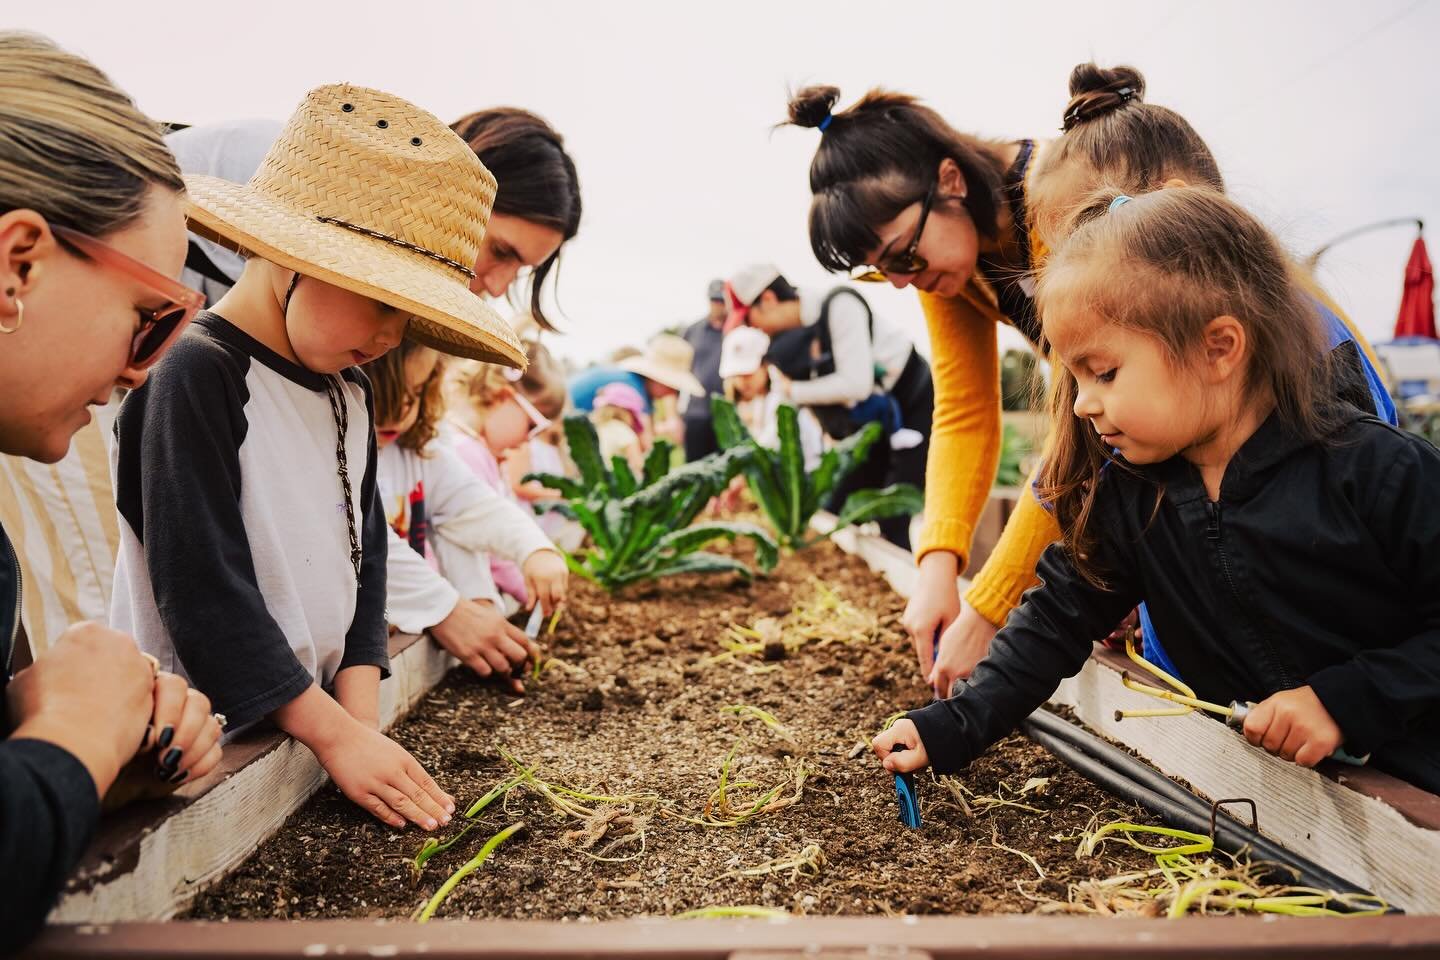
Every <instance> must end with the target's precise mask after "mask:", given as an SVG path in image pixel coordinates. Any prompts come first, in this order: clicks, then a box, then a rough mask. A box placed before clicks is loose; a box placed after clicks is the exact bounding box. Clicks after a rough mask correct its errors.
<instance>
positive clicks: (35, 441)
mask: <svg viewBox="0 0 1440 960" xmlns="http://www.w3.org/2000/svg"><path fill="white" fill-rule="evenodd" d="M0 88H3V89H4V90H5V91H6V94H5V97H4V98H3V101H0V452H4V453H8V454H13V455H15V456H22V457H28V458H30V459H32V460H38V461H40V462H42V463H54V462H55V461H57V460H59V459H60V458H61V457H63V456H64V455H65V452H66V450H67V449H68V448H69V446H70V437H71V435H72V434H73V433H74V432H75V431H76V430H78V429H79V428H80V427H82V426H83V425H85V423H87V422H88V420H89V416H90V414H89V411H88V410H87V407H88V406H89V405H91V404H103V403H104V402H105V400H106V399H108V398H109V396H110V394H111V392H112V391H113V390H114V388H115V387H117V386H120V387H126V388H133V387H135V386H138V385H139V384H141V383H143V382H144V381H145V377H146V371H147V368H148V367H149V365H150V364H152V363H154V362H155V360H156V359H157V358H158V357H159V356H160V354H161V353H162V352H163V351H164V350H165V348H166V347H167V346H168V345H169V344H170V342H171V341H172V340H173V339H174V336H175V335H176V334H177V333H178V332H179V330H180V329H181V328H182V327H183V326H184V324H185V322H186V321H187V320H188V319H189V318H190V316H191V315H193V314H194V313H195V311H196V310H198V309H199V306H200V303H201V298H200V295H199V294H198V293H195V292H194V291H191V290H187V289H186V288H184V287H182V286H181V285H180V284H179V283H177V282H176V281H175V279H174V278H175V276H176V275H178V274H179V273H180V268H181V266H182V265H183V264H184V262H185V216H184V207H183V197H182V192H183V188H184V183H183V181H182V180H181V178H180V170H179V168H178V167H177V166H176V165H175V160H174V158H173V157H171V156H170V153H169V151H168V150H166V149H165V146H164V143H163V142H162V141H161V139H160V135H159V128H158V127H157V125H156V124H155V123H154V122H153V121H151V120H149V119H148V118H146V117H145V116H144V115H143V114H141V113H140V112H139V110H137V109H136V107H135V105H134V104H133V103H132V102H131V101H130V99H129V98H128V97H127V96H125V94H123V93H121V92H120V91H119V90H117V89H115V87H114V86H112V85H111V83H110V81H109V79H108V78H107V77H106V76H105V75H104V74H102V73H101V72H100V71H99V70H97V69H96V68H95V67H94V66H92V65H91V64H90V63H88V62H87V61H85V60H83V59H81V58H80V57H76V56H73V55H71V54H68V53H65V52H64V51H62V50H59V49H58V48H56V47H55V46H54V45H53V44H51V43H50V42H49V41H47V40H44V39H42V38H40V37H36V36H33V35H28V34H21V33H12V32H0ZM37 519H38V518H37ZM21 586H22V574H21V569H20V563H19V561H18V560H17V558H16V556H15V551H14V549H13V547H12V546H11V543H10V539H9V537H8V536H7V535H6V534H5V531H4V530H3V529H0V666H3V669H0V699H3V701H4V710H3V711H0V734H3V736H4V740H3V741H0V955H9V954H10V953H11V952H13V951H14V950H16V949H18V947H19V946H20V945H21V944H23V943H24V942H25V941H26V940H27V939H28V938H29V937H31V936H32V935H33V934H34V933H35V932H36V931H37V930H38V929H39V927H40V925H41V923H42V922H43V921H44V919H45V914H46V913H47V911H48V910H49V909H50V906H51V904H52V903H53V902H54V899H55V895H56V893H57V892H58V891H59V890H60V888H61V886H62V885H63V884H64V882H65V878H66V877H67V876H68V875H69V873H70V872H71V871H72V870H73V869H74V867H75V864H76V863H77V862H78V861H79V859H80V856H81V854H82V853H83V852H84V850H85V846H86V844H87V843H88V842H89V839H90V836H91V834H92V833H93V831H94V829H95V824H96V822H97V820H98V819H99V815H100V808H101V804H102V798H104V802H105V803H106V805H113V804H116V803H118V802H120V800H121V799H122V798H123V797H133V796H136V795H140V794H143V793H146V792H148V793H162V792H168V791H170V790H173V789H175V786H176V785H177V784H179V783H181V782H184V781H186V780H188V779H192V778H195V777H199V776H202V775H204V774H205V773H208V772H209V771H210V770H211V769H213V768H214V766H215V765H216V764H217V763H218V762H219V760H220V746H219V741H220V725H221V724H220V721H219V720H218V719H217V718H215V717H212V716H211V715H210V703H209V701H208V700H206V699H205V697H203V696H201V695H200V694H199V693H197V692H195V691H193V690H191V689H189V687H188V686H186V684H185V683H184V681H182V680H181V679H180V678H178V677H176V676H173V675H171V674H163V675H157V673H156V670H155V664H154V661H153V660H147V659H146V658H145V657H144V656H143V655H142V654H141V653H140V652H139V650H138V648H137V647H136V646H135V641H134V640H133V639H132V638H130V637H128V636H126V635H124V634H122V633H118V632H116V631H114V630H109V629H107V628H105V627H102V626H100V625H98V624H94V623H82V624H77V625H75V626H73V627H71V628H70V629H69V630H67V631H65V632H64V633H62V634H61V635H60V636H59V638H58V639H57V640H56V641H55V642H54V644H53V645H52V646H51V647H50V648H49V649H48V650H46V651H45V652H44V653H43V655H41V656H40V657H38V658H37V659H36V661H35V663H34V664H33V665H32V666H29V667H26V668H25V669H23V670H19V671H18V672H17V673H14V675H13V677H12V671H14V669H15V668H16V667H17V666H18V665H19V664H20V663H22V662H25V654H26V653H27V651H25V650H24V649H17V647H22V645H23V642H24V634H23V633H22V631H21V622H22V613H23V608H22V606H21Z"/></svg>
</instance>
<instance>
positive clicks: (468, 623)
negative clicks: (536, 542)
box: [430, 561, 563, 693]
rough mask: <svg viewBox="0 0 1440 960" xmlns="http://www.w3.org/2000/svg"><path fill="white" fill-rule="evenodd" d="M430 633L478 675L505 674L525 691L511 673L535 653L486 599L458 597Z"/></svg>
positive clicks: (513, 685)
mask: <svg viewBox="0 0 1440 960" xmlns="http://www.w3.org/2000/svg"><path fill="white" fill-rule="evenodd" d="M562 562H563V561H562ZM430 633H431V634H432V635H433V636H434V637H435V639H436V641H438V642H439V644H440V646H442V647H444V648H445V649H446V650H447V651H449V652H450V653H451V654H452V655H454V656H455V658H456V659H458V660H459V661H460V662H461V663H463V664H465V665H466V666H467V667H469V668H470V669H471V670H474V671H475V672H476V673H477V674H479V675H480V676H482V677H489V676H492V675H496V674H498V675H500V676H502V677H508V683H509V686H510V689H511V690H513V691H514V692H516V693H524V692H525V685H524V684H523V683H521V682H520V678H519V677H518V676H515V674H516V673H519V672H523V671H519V670H517V669H516V668H519V667H521V666H523V665H524V663H525V661H526V660H528V659H530V658H531V657H535V656H538V654H537V653H536V651H535V648H534V647H533V646H532V645H531V643H530V638H529V637H527V636H525V631H524V630H521V629H520V628H519V627H517V626H515V625H514V624H513V623H511V622H510V621H509V620H506V619H505V617H504V616H503V615H502V614H501V613H500V611H499V610H497V609H495V606H494V604H492V603H490V601H488V600H461V601H460V602H459V603H457V604H455V609H454V610H452V611H450V616H448V617H446V618H445V619H444V620H441V621H440V622H439V623H437V624H436V625H435V626H433V627H431V628H430Z"/></svg>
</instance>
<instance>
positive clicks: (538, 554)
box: [520, 550, 570, 616]
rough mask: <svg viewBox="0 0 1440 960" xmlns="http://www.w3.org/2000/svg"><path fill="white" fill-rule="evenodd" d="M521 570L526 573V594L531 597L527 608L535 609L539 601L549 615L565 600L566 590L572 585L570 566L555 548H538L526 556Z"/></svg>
mask: <svg viewBox="0 0 1440 960" xmlns="http://www.w3.org/2000/svg"><path fill="white" fill-rule="evenodd" d="M520 572H521V573H523V574H524V575H525V595H526V597H528V598H529V602H528V603H527V604H526V605H525V609H526V610H533V609H534V608H535V604H537V603H538V604H540V609H541V610H544V611H545V615H546V616H549V615H551V614H553V613H554V612H555V610H556V608H557V607H559V606H560V605H561V604H563V603H564V602H565V591H566V589H567V588H568V587H569V585H570V568H569V567H567V566H566V565H565V558H564V557H562V556H560V554H558V553H556V552H555V551H554V550H536V551H535V552H534V553H532V554H530V556H528V557H526V558H525V565H524V566H522V567H521V568H520Z"/></svg>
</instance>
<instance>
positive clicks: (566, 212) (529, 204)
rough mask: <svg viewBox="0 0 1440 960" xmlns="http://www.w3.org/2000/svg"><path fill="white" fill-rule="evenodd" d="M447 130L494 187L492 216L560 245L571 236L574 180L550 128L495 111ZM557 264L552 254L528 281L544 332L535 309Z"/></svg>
mask: <svg viewBox="0 0 1440 960" xmlns="http://www.w3.org/2000/svg"><path fill="white" fill-rule="evenodd" d="M450 129H452V130H454V131H455V132H456V133H457V134H459V135H460V136H461V138H462V139H464V140H465V142H466V143H468V144H469V145H470V149H471V150H474V151H475V155H476V156H477V157H479V158H480V162H481V163H483V164H485V166H486V168H487V169H488V170H489V171H490V172H491V173H493V174H494V175H495V180H496V181H497V182H498V183H499V184H500V191H499V193H498V194H497V195H496V197H495V212H496V213H501V214H504V215H506V216H510V217H518V218H520V219H521V220H528V221H530V222H531V223H537V224H540V225H541V226H545V227H550V228H551V229H553V230H557V231H559V233H560V235H561V236H562V237H564V239H565V241H569V240H570V239H572V238H573V237H574V236H575V234H576V233H577V232H578V231H579V229H580V178H579V176H578V175H577V174H576V173H575V161H573V160H571V159H570V155H569V154H568V153H566V152H565V138H564V137H562V136H560V134H559V133H557V132H556V130H555V128H554V127H552V126H550V124H548V123H546V122H545V121H544V120H543V119H541V118H540V117H538V116H536V115H535V114H533V113H531V112H529V111H528V110H521V109H519V108H517V107H496V108H494V109H492V110H480V111H477V112H475V113H471V114H467V115H466V116H463V117H461V118H460V119H459V120H456V121H455V122H454V123H452V124H451V125H450ZM562 247H563V242H562ZM559 261H560V251H559V250H556V251H555V252H554V253H553V254H551V255H550V256H549V257H548V258H546V260H545V262H544V263H541V264H539V265H538V266H536V268H535V272H534V274H533V275H532V276H531V278H530V313H531V314H532V315H533V316H534V317H535V321H536V322H537V323H538V324H540V326H541V327H542V328H544V329H546V330H554V329H555V327H554V325H553V324H551V323H550V321H549V320H548V319H547V318H546V316H545V313H544V311H543V310H542V309H541V307H540V291H541V288H542V287H544V285H545V279H546V277H548V276H549V275H550V272H551V271H552V270H554V269H555V268H556V267H557V266H558V264H559Z"/></svg>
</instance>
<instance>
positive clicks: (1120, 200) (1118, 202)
mask: <svg viewBox="0 0 1440 960" xmlns="http://www.w3.org/2000/svg"><path fill="white" fill-rule="evenodd" d="M1133 199H1134V197H1127V196H1125V194H1123V193H1122V194H1120V196H1118V197H1116V198H1115V199H1114V200H1111V201H1110V209H1109V210H1107V211H1105V212H1106V213H1114V212H1115V208H1116V207H1123V206H1124V205H1125V204H1127V203H1129V202H1130V201H1131V200H1133Z"/></svg>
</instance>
